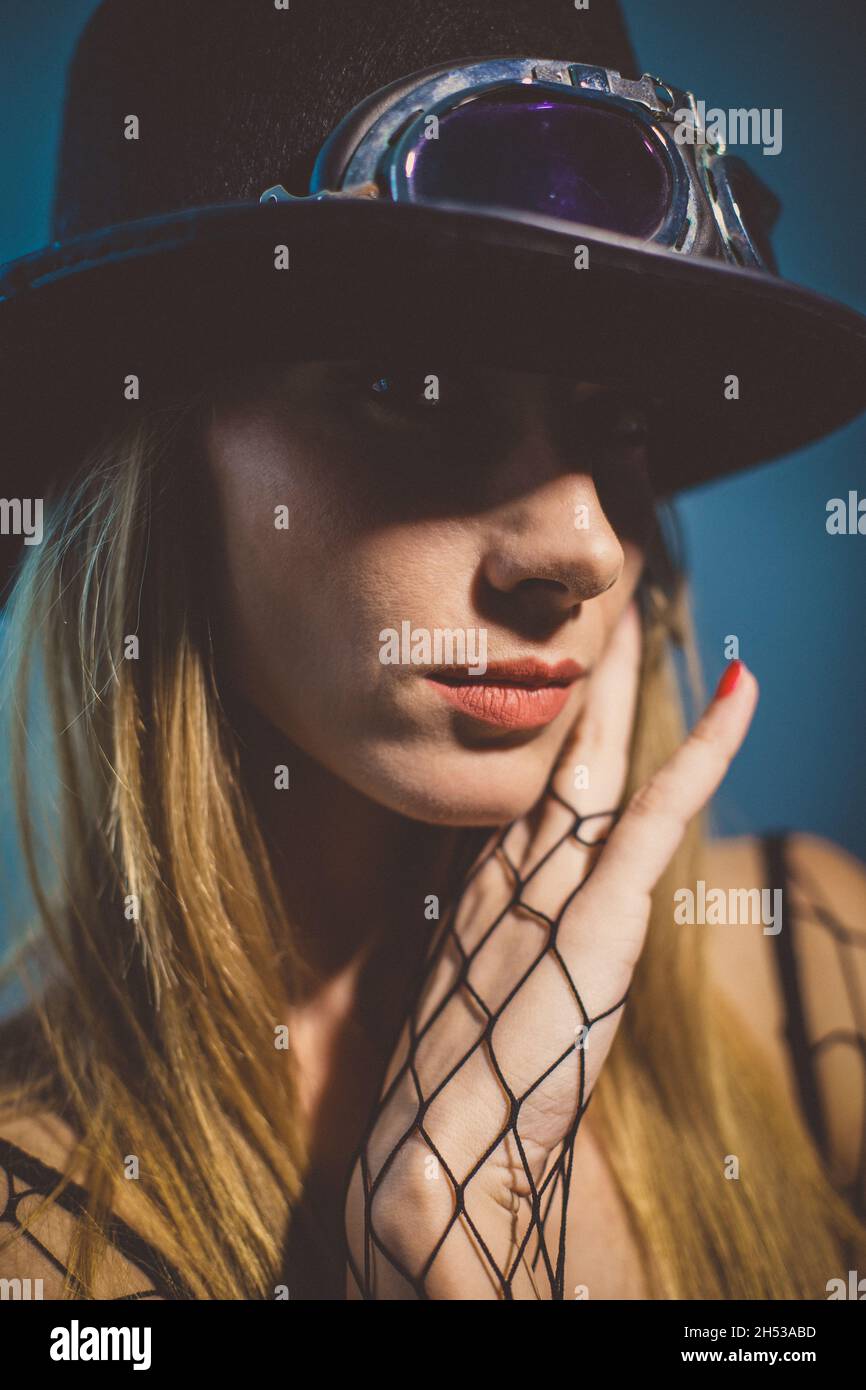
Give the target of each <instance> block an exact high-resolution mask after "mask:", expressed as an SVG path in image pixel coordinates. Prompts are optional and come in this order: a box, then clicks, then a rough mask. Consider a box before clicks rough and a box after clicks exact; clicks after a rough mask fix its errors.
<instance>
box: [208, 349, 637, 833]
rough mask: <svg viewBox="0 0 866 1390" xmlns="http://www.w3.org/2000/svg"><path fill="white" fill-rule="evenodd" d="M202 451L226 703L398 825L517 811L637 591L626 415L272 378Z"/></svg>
mask: <svg viewBox="0 0 866 1390" xmlns="http://www.w3.org/2000/svg"><path fill="white" fill-rule="evenodd" d="M206 457H207V463H208V467H209V469H210V471H211V474H212V478H213V483H214V490H215V497H216V500H217V511H218V518H219V523H220V531H221V535H220V542H221V546H222V556H221V571H222V573H223V575H224V576H225V581H224V594H223V598H222V604H223V609H224V611H223V612H222V614H221V631H222V633H223V641H224V643H225V648H224V660H225V661H226V662H227V672H228V678H229V679H230V680H231V681H232V683H233V685H234V686H235V687H236V688H237V690H238V691H239V692H240V694H241V695H242V696H243V697H244V698H245V699H247V700H248V701H249V702H250V703H252V705H254V706H255V707H256V708H257V709H258V711H259V712H260V713H261V714H263V715H265V716H266V718H267V719H268V720H269V721H270V722H271V723H272V724H273V725H275V726H276V727H277V728H278V729H279V730H280V731H281V732H282V733H283V734H285V735H286V736H288V738H289V739H290V740H291V741H292V742H293V743H294V744H295V745H297V746H298V748H300V749H301V750H302V751H303V752H304V753H306V754H307V755H309V756H310V757H312V758H313V759H315V760H316V761H317V762H318V763H319V764H321V765H323V766H324V767H325V768H327V769H328V770H329V771H330V772H332V773H334V774H336V775H337V776H338V777H340V778H341V779H343V781H345V782H347V783H349V784H350V785H351V786H352V787H354V788H355V789H356V790H357V791H360V792H361V793H363V794H364V795H365V796H367V797H369V798H371V799H372V800H373V801H375V802H377V803H379V804H380V805H383V806H386V807H388V808H389V809H391V810H394V811H397V812H399V813H401V814H403V815H406V816H409V817H412V818H414V819H418V820H423V821H427V822H430V823H435V824H442V825H476V826H480V825H495V824H503V823H505V822H506V821H509V820H511V819H513V818H514V817H515V816H517V815H521V814H523V813H524V812H525V811H527V810H528V809H529V808H530V807H531V806H532V805H533V804H534V802H535V801H536V800H537V799H538V797H539V796H540V795H541V793H542V791H543V789H544V785H545V782H546V780H547V778H548V776H549V774H550V771H551V768H552V766H553V764H554V762H555V760H556V757H557V754H558V752H559V750H560V747H561V745H562V742H563V740H564V738H565V736H566V734H567V733H568V731H569V728H570V727H571V725H572V724H573V723H574V720H575V718H576V716H577V715H578V714H579V712H580V708H581V703H582V699H583V691H584V689H585V682H586V677H587V676H588V675H589V673H590V672H591V671H592V669H593V667H594V665H595V663H596V662H597V661H598V660H599V657H600V655H601V653H602V652H603V650H604V648H605V645H606V643H607V641H608V639H609V637H610V635H611V633H612V631H613V628H614V626H615V624H616V622H617V619H618V618H619V615H620V613H621V612H622V610H623V609H624V607H625V606H626V604H627V603H628V601H629V599H630V598H631V596H632V594H633V593H634V590H635V587H636V585H637V583H638V580H639V577H640V572H641V568H642V563H643V553H644V545H645V540H646V535H647V532H648V527H649V524H650V519H651V516H652V499H651V495H650V491H649V483H648V479H647V471H646V446H645V422H644V421H643V420H642V418H641V413H640V410H639V408H638V407H637V406H636V404H635V403H634V402H632V401H629V400H628V399H627V398H625V397H623V396H621V395H619V394H615V393H613V392H611V391H609V390H608V389H607V388H603V387H600V386H597V385H593V384H589V383H575V382H574V381H568V380H566V379H564V378H554V377H548V376H542V375H537V374H533V373H522V372H512V371H502V370H492V369H490V370H481V369H477V370H473V371H472V372H467V371H462V370H461V371H460V372H459V374H455V375H454V376H453V377H452V376H449V375H447V374H443V373H439V374H437V375H431V374H430V373H429V372H427V371H426V369H424V370H420V371H417V372H416V371H415V370H414V369H413V368H411V367H408V366H403V367H402V368H401V370H399V371H397V372H390V371H389V372H384V371H379V370H378V369H377V368H375V367H374V368H370V369H368V368H366V367H364V366H363V365H359V364H358V363H322V362H313V363H303V364H297V365H281V366H278V367H267V368H263V369H257V370H256V371H255V372H251V373H249V374H247V375H246V376H244V377H243V378H235V379H234V381H232V382H231V383H228V384H227V385H226V386H225V387H224V388H223V389H222V390H221V391H220V392H219V393H218V396H217V399H216V404H215V408H214V411H213V415H212V418H211V421H210V423H209V427H208V432H207V437H206ZM284 508H285V509H287V514H288V524H287V525H286V524H285V521H286V513H285V511H283V510H281V509H284Z"/></svg>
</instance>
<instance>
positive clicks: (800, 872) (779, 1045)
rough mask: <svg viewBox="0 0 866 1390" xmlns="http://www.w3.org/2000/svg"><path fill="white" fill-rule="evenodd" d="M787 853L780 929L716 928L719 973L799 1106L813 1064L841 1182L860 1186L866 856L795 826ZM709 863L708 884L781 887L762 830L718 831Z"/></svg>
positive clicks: (711, 958)
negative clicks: (752, 833)
mask: <svg viewBox="0 0 866 1390" xmlns="http://www.w3.org/2000/svg"><path fill="white" fill-rule="evenodd" d="M784 851H785V862H786V866H787V870H788V877H787V881H786V888H785V893H784V896H783V899H782V900H781V901H779V902H778V911H777V914H776V916H777V920H775V921H774V922H773V923H772V929H771V930H765V928H764V926H763V925H762V924H760V923H759V924H757V925H750V924H743V923H741V924H736V923H731V924H728V925H726V926H720V927H718V928H717V929H710V930H708V933H707V958H708V964H709V970H710V976H711V979H712V980H713V981H714V983H715V984H716V985H717V986H718V988H719V989H721V990H722V991H723V992H724V993H725V994H726V996H727V997H728V999H729V1001H730V1002H731V1003H732V1004H733V1005H734V1007H735V1008H737V1009H739V1010H740V1011H741V1013H742V1015H743V1019H744V1022H747V1023H748V1024H749V1026H750V1027H751V1028H752V1030H753V1031H754V1032H755V1033H756V1034H757V1035H758V1037H759V1040H760V1041H762V1042H763V1043H764V1044H765V1046H766V1050H767V1051H768V1053H769V1055H770V1058H771V1060H772V1061H773V1063H774V1065H775V1067H776V1069H777V1074H778V1076H779V1079H780V1083H781V1084H782V1085H783V1086H784V1087H785V1088H786V1089H787V1090H788V1092H789V1093H790V1096H791V1100H792V1103H793V1104H795V1105H798V1106H799V1105H801V1104H802V1092H803V1085H804V1080H803V1072H804V1071H809V1072H810V1075H811V1078H812V1079H813V1080H814V1089H815V1091H816V1092H817V1094H818V1101H819V1105H820V1108H821V1111H822V1116H823V1121H824V1124H825V1130H826V1141H827V1157H828V1159H829V1160H830V1162H831V1164H832V1166H833V1169H834V1172H835V1173H836V1175H837V1176H838V1179H839V1181H840V1182H841V1183H842V1184H843V1185H846V1186H847V1185H855V1184H858V1183H860V1182H862V1181H863V1179H864V1173H863V1171H862V1169H863V1155H862V1154H861V1153H860V1142H861V1134H862V1132H863V1126H864V1123H866V865H864V864H863V863H861V861H860V860H858V859H857V858H856V857H855V856H854V855H852V854H850V853H849V852H848V851H847V850H845V849H843V848H842V847H841V846H839V845H837V844H834V843H833V842H832V841H830V840H826V839H823V838H822V837H821V836H818V835H812V834H807V833H798V832H797V833H795V832H792V833H790V834H788V835H786V836H785V842H784ZM704 864H705V873H706V883H707V889H709V888H710V887H714V888H721V889H722V890H728V892H729V893H730V890H731V889H735V890H736V889H739V890H749V889H753V888H759V889H768V890H772V889H774V888H776V887H777V886H778V884H777V883H775V882H772V883H771V882H770V877H771V874H770V864H769V861H768V859H767V856H766V854H765V852H764V844H763V842H762V841H761V840H760V839H757V838H753V837H742V838H737V839H730V840H713V841H710V842H709V845H708V846H707V850H706V857H705V860H704ZM767 905H768V907H770V908H771V910H772V900H771V899H769V898H768V899H767ZM769 915H770V913H769V912H768V913H767V914H765V918H764V920H765V921H766V920H767V918H768V917H769ZM798 1011H799V1026H798V1024H797V1021H796V1020H793V1021H792V1013H796V1012H798Z"/></svg>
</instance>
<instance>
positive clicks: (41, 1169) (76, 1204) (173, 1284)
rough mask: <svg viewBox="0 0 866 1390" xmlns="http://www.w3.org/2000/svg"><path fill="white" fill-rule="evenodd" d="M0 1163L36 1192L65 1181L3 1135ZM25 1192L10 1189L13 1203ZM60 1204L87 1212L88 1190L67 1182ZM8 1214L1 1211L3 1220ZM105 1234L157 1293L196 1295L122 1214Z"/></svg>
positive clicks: (76, 1213) (77, 1212) (79, 1214)
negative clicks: (13, 1191)
mask: <svg viewBox="0 0 866 1390" xmlns="http://www.w3.org/2000/svg"><path fill="white" fill-rule="evenodd" d="M0 1165H2V1166H3V1167H4V1168H6V1169H7V1170H8V1171H9V1172H10V1173H14V1174H15V1175H16V1176H17V1177H19V1178H23V1180H24V1182H26V1183H27V1184H28V1188H29V1190H30V1191H33V1192H41V1193H45V1194H46V1195H47V1194H48V1193H50V1192H51V1191H52V1190H53V1189H54V1188H55V1187H56V1186H57V1184H58V1183H59V1182H62V1181H63V1174H62V1173H59V1172H58V1171H57V1169H56V1168H51V1167H49V1165H48V1164H47V1163H43V1162H42V1161H41V1160H40V1159H38V1158H35V1157H34V1156H33V1154H30V1153H27V1152H26V1151H25V1150H24V1149H19V1148H18V1146H17V1144H12V1143H10V1141H9V1140H8V1139H3V1138H0ZM23 1195H24V1194H23V1193H19V1194H18V1195H17V1197H16V1198H14V1199H13V1197H12V1194H11V1192H10V1197H9V1201H10V1203H12V1202H13V1200H14V1201H15V1202H17V1201H18V1200H19V1199H20V1197H22V1196H23ZM56 1201H57V1205H58V1206H61V1207H63V1208H64V1210H65V1211H69V1212H72V1214H73V1215H74V1216H77V1217H79V1218H81V1217H84V1216H86V1215H87V1191H86V1189H85V1188H83V1187H81V1186H79V1184H78V1183H73V1182H71V1183H68V1184H67V1186H66V1188H65V1189H64V1191H63V1192H61V1193H60V1194H59V1196H58V1197H57V1199H56ZM5 1215H6V1213H4V1212H0V1219H3V1217H4V1216H5ZM10 1219H12V1220H15V1219H16V1218H15V1216H14V1212H12V1213H11V1218H10ZM105 1235H106V1238H107V1240H108V1241H109V1243H110V1244H111V1245H113V1246H114V1247H115V1248H116V1249H117V1250H119V1251H120V1253H121V1255H123V1256H124V1257H125V1258H126V1259H127V1260H130V1261H131V1262H132V1263H133V1264H135V1265H137V1266H138V1268H139V1269H141V1270H142V1271H143V1273H145V1274H148V1275H149V1276H150V1278H151V1279H152V1280H153V1281H154V1286H155V1288H156V1291H157V1293H160V1294H162V1296H163V1297H164V1298H172V1299H176V1298H192V1297H193V1295H192V1294H191V1293H190V1291H189V1290H188V1289H187V1287H186V1286H185V1284H184V1282H183V1280H182V1278H181V1276H180V1274H179V1273H178V1271H177V1270H176V1269H175V1268H174V1266H173V1265H172V1264H170V1262H169V1261H168V1260H167V1259H166V1258H165V1256H164V1255H162V1254H161V1253H160V1252H159V1251H158V1250H156V1249H155V1247H154V1246H152V1245H149V1244H148V1242H147V1241H146V1240H144V1239H143V1238H142V1236H140V1235H139V1234H138V1232H137V1231H134V1230H133V1229H132V1227H131V1226H128V1225H127V1224H126V1222H125V1221H122V1220H121V1219H120V1217H119V1216H112V1217H111V1218H110V1219H109V1220H108V1221H107V1222H106V1227H105Z"/></svg>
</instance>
